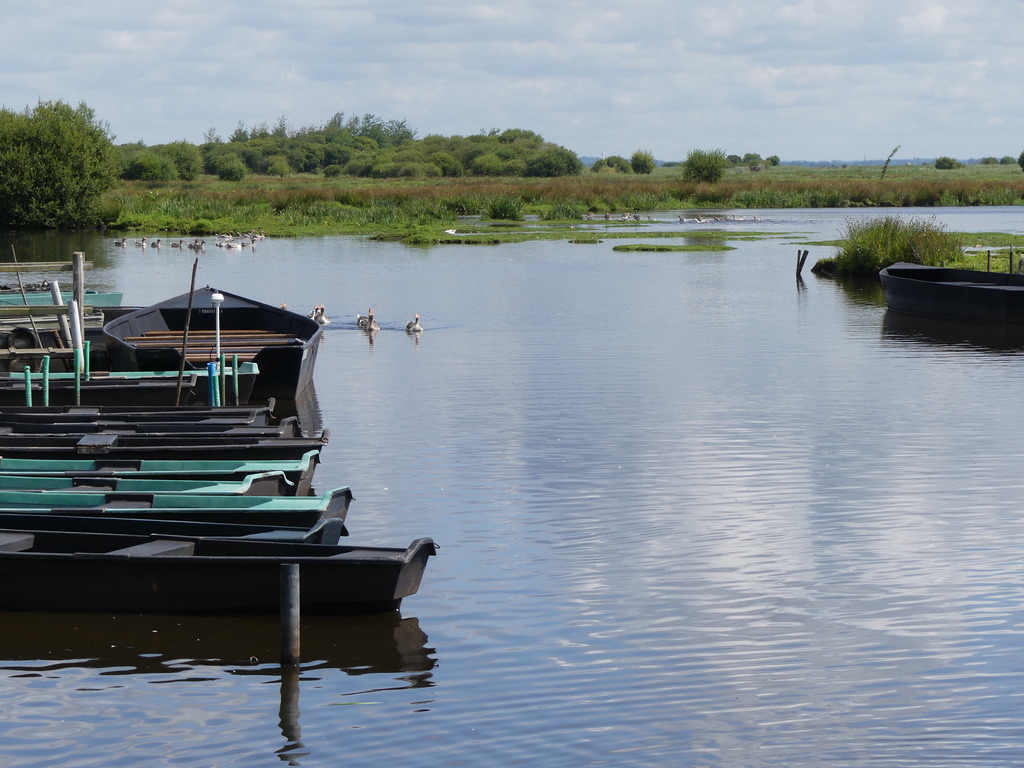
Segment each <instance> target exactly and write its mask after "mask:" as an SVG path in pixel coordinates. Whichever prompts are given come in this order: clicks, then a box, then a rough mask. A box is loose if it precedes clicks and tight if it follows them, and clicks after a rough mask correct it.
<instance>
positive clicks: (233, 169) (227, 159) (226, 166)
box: [213, 152, 249, 181]
mask: <svg viewBox="0 0 1024 768" xmlns="http://www.w3.org/2000/svg"><path fill="white" fill-rule="evenodd" d="M248 171H249V169H248V168H246V167H245V163H243V162H242V160H241V158H239V157H238V155H236V154H234V153H232V152H228V153H226V154H223V155H221V156H220V157H218V158H217V159H216V161H215V162H214V166H213V172H214V173H215V174H216V176H217V178H218V179H220V180H221V181H241V180H242V179H244V178H245V177H246V175H247V173H248Z"/></svg>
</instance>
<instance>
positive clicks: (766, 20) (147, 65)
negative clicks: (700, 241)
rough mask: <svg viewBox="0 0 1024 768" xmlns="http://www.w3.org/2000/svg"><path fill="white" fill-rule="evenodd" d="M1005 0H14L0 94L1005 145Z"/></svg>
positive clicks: (612, 150)
mask: <svg viewBox="0 0 1024 768" xmlns="http://www.w3.org/2000/svg"><path fill="white" fill-rule="evenodd" d="M1016 8H1017V6H1016V4H1013V3H1010V2H1009V0H994V1H993V2H990V3H988V4H987V7H986V8H985V9H984V12H980V11H978V10H977V9H974V8H972V7H969V6H954V5H942V4H937V3H935V2H928V1H917V0H910V1H909V2H903V3H899V4H896V5H895V6H894V5H893V4H891V3H882V2H880V1H879V0H867V1H866V2H861V3H849V2H848V1H847V0H790V1H789V2H774V3H773V2H755V1H754V0H723V2H719V3H716V4H705V3H701V4H696V3H687V2H678V0H639V1H638V2H634V3H631V4H629V5H624V4H622V3H621V2H614V3H613V2H611V1H610V0H594V1H593V2H589V3H584V2H580V1H577V0H569V1H567V2H556V3H543V4H542V3H538V2H534V1H533V0H528V2H525V3H520V4H508V3H497V2H487V1H480V0H477V1H476V2H463V1H461V0H422V2H420V3H417V4H413V5H408V4H406V3H404V2H403V3H399V2H396V0H381V2H376V3H374V2H370V0H345V1H343V2H340V3H339V2H334V1H333V0H331V1H328V0H292V1H290V2H285V3H280V2H275V3H272V2H268V1H267V0H253V1H252V2H247V3H242V2H238V0H228V2H221V3H217V4H210V3H200V2H198V1H197V0H166V2H164V3H163V4H161V5H160V6H150V5H147V4H139V3H135V2H129V1H128V0H97V2H94V3H89V4H73V3H70V2H63V1H61V2H58V1H57V0H43V2H42V3H41V4H38V3H31V4H30V3H28V2H22V1H21V0H15V1H14V2H12V3H8V4H6V6H5V8H4V9H3V10H0V87H2V89H3V90H2V93H3V94H4V99H5V102H4V106H6V107H9V108H12V109H19V110H20V109H23V108H25V107H28V106H31V105H33V104H35V102H36V101H38V100H40V99H42V100H54V99H62V100H65V101H69V102H71V103H78V102H80V101H84V102H85V103H87V104H89V105H90V106H91V107H93V109H95V110H96V113H97V115H99V116H100V117H101V119H104V120H106V121H108V122H109V123H110V125H111V128H112V130H113V132H114V133H115V134H117V135H118V137H119V139H118V140H124V141H134V140H138V139H142V140H144V141H146V142H147V143H150V144H156V143H163V142H166V141H172V140H176V139H186V140H189V141H194V142H198V141H200V140H201V139H202V136H203V133H204V132H205V131H206V130H207V129H208V128H211V127H214V128H216V129H217V130H218V132H220V133H221V134H222V135H227V134H229V133H230V132H231V130H233V128H234V126H235V125H236V124H237V123H238V122H239V121H241V122H243V123H245V124H247V125H255V124H258V123H273V122H274V121H276V119H277V118H278V117H279V116H281V115H282V114H284V115H287V119H288V122H289V124H291V125H293V126H294V127H299V126H303V125H312V124H319V123H322V122H323V121H325V120H327V119H329V118H330V117H331V116H332V115H333V114H334V113H336V112H339V111H342V112H346V113H348V114H363V113H367V112H369V113H373V114H376V115H379V116H381V117H384V118H386V119H391V118H395V119H406V120H407V121H408V123H409V125H410V126H411V127H413V128H414V129H416V130H417V131H418V132H419V133H420V134H421V135H425V134H428V133H445V134H454V133H458V134H463V135H465V134H471V133H475V132H477V131H478V130H481V129H489V128H505V127H520V128H528V129H530V130H535V131H537V132H538V133H540V134H541V135H543V136H544V137H545V138H547V139H549V140H551V141H555V142H557V143H560V144H564V145H566V146H568V147H570V148H572V149H574V150H576V151H577V152H579V153H581V154H589V155H599V154H602V153H604V154H625V155H628V154H629V153H630V152H632V151H633V150H634V149H636V148H638V147H644V148H649V149H651V150H652V151H653V152H654V153H655V155H656V156H658V157H659V158H662V159H680V158H682V157H685V155H686V153H687V152H688V151H689V150H690V149H692V148H694V147H722V148H724V149H726V150H727V151H730V152H738V153H743V152H746V151H757V152H761V153H768V154H778V155H780V156H781V157H783V159H833V158H836V159H844V158H847V159H855V158H861V157H864V156H868V157H884V156H885V155H886V154H887V153H888V151H889V149H891V147H892V146H894V145H895V144H897V143H900V144H903V145H905V146H909V145H913V146H914V147H915V150H916V151H917V153H918V154H920V155H925V154H943V155H953V156H958V157H979V156H983V155H1003V154H1012V155H1016V154H1017V153H1018V151H1019V147H1018V144H1019V143H1020V142H1019V140H1018V139H1017V138H1016V132H1015V131H1014V126H1015V124H1016V123H1017V122H1019V121H1018V120H1017V115H1016V107H1015V104H1014V101H1013V99H1011V98H1008V95H1009V94H1014V93H1015V92H1016V83H1015V80H1014V77H1015V73H1016V71H1017V70H1018V68H1019V65H1020V63H1021V54H1020V53H1019V51H1018V49H1017V47H1016V40H1017V39H1018V38H1019V37H1020V34H1019V33H1020V32H1021V28H1022V26H1024V21H1022V20H1020V18H1019V14H1018V13H1017V12H1016Z"/></svg>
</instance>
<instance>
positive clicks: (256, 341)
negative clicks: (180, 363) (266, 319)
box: [134, 336, 302, 349]
mask: <svg viewBox="0 0 1024 768" xmlns="http://www.w3.org/2000/svg"><path fill="white" fill-rule="evenodd" d="M301 343H302V339H299V338H296V337H295V336H288V337H285V338H276V337H275V338H273V339H262V338H259V337H251V336H244V337H243V336H239V337H234V338H229V339H221V340H220V345H221V347H224V348H229V347H254V346H261V347H272V346H282V345H286V344H301ZM134 344H135V346H136V347H139V348H144V349H162V348H165V347H171V348H172V349H173V348H176V347H179V346H181V345H180V343H178V344H168V343H167V341H165V340H163V339H142V340H141V341H137V342H134ZM188 346H189V348H190V349H191V348H193V347H213V346H215V343H214V341H213V340H212V339H189V341H188Z"/></svg>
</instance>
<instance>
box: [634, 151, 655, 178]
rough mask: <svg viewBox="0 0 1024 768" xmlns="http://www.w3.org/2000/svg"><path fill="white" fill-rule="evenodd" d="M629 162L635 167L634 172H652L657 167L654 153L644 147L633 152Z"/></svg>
mask: <svg viewBox="0 0 1024 768" xmlns="http://www.w3.org/2000/svg"><path fill="white" fill-rule="evenodd" d="M629 164H630V166H631V167H632V168H633V173H651V172H652V171H654V169H655V168H656V167H657V163H655V162H654V155H653V154H651V153H650V152H648V151H646V150H642V149H638V150H637V151H636V152H634V153H633V155H632V156H631V157H630V158H629Z"/></svg>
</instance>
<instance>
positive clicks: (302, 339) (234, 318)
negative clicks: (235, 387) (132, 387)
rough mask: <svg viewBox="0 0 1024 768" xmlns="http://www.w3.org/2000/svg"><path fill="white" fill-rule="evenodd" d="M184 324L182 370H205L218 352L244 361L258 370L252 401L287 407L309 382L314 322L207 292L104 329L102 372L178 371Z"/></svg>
mask: <svg viewBox="0 0 1024 768" xmlns="http://www.w3.org/2000/svg"><path fill="white" fill-rule="evenodd" d="M215 296H222V297H223V301H222V302H221V304H220V306H219V308H218V307H217V306H216V305H215V303H214V302H213V297H215ZM190 302H191V306H192V311H191V315H190V314H189V312H188V307H189V304H190ZM218 317H219V334H218V333H217V328H218ZM186 318H187V319H188V337H187V345H185V349H184V357H185V367H186V369H191V368H205V367H206V364H207V363H208V362H210V361H216V359H217V349H218V346H219V349H220V352H221V354H222V355H225V356H226V357H227V359H228V361H229V363H230V361H231V360H232V359H233V358H234V357H235V356H237V358H238V360H239V361H240V362H248V361H251V362H254V363H256V364H257V365H258V366H259V369H260V372H259V375H258V376H257V377H256V382H255V384H254V386H253V392H252V396H253V397H254V398H257V399H259V398H264V399H265V398H267V397H278V398H284V399H288V400H294V399H295V398H296V396H297V395H298V394H299V393H300V392H302V391H303V390H304V389H305V388H306V387H308V386H309V384H310V382H311V381H312V380H313V368H314V365H315V362H316V354H317V349H318V347H319V344H320V337H321V334H322V332H323V327H322V326H321V325H320V323H319V322H317V321H316V320H314V319H312V318H309V317H306V316H305V315H300V314H297V313H295V312H291V311H289V310H287V309H282V308H280V307H275V306H272V305H270V304H263V303H262V302H259V301H255V300H253V299H247V298H245V297H243V296H238V295H236V294H233V293H228V292H227V291H221V290H217V289H214V288H210V287H209V286H207V287H205V288H200V289H197V290H196V291H194V292H192V293H191V294H189V293H185V294H182V295H181V296H176V297H174V298H172V299H167V300H166V301H162V302H160V303H158V304H154V305H152V306H149V307H144V308H142V309H138V310H136V311H134V312H130V313H128V314H126V315H123V316H121V317H118V318H116V319H114V320H111V321H110V322H108V323H107V324H106V325H104V327H103V335H104V338H105V341H106V347H107V355H108V357H109V360H110V366H111V367H112V368H115V369H117V370H126V371H161V370H178V369H179V367H180V365H181V358H182V354H183V352H182V346H183V337H184V330H185V326H186ZM218 340H219V345H218Z"/></svg>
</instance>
